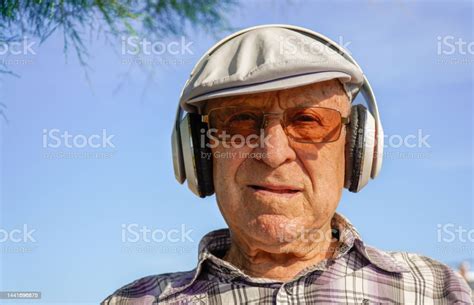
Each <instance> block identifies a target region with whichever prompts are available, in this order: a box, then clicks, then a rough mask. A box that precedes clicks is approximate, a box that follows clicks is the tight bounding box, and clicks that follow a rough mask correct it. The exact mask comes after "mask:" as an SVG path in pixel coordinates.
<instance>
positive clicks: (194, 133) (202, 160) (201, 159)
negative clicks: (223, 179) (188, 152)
mask: <svg viewBox="0 0 474 305" xmlns="http://www.w3.org/2000/svg"><path fill="white" fill-rule="evenodd" d="M188 115H189V116H190V125H191V141H192V150H193V158H194V166H195V167H194V168H195V174H196V178H197V186H198V191H199V197H202V198H204V197H206V196H210V195H212V194H213V193H214V181H213V176H212V151H211V149H210V148H209V147H208V145H207V144H208V137H207V136H206V135H207V124H206V123H204V122H202V120H201V115H199V114H196V113H189V114H188Z"/></svg>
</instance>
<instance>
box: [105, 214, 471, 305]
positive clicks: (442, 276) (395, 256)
mask: <svg viewBox="0 0 474 305" xmlns="http://www.w3.org/2000/svg"><path fill="white" fill-rule="evenodd" d="M332 227H333V228H334V229H336V230H337V231H338V233H339V244H340V246H339V247H338V250H337V251H336V253H335V255H334V256H333V258H331V259H327V260H324V261H321V262H320V263H318V264H317V265H315V266H312V267H310V268H306V269H305V270H302V271H301V272H300V273H299V274H298V275H297V276H296V277H295V278H294V279H293V280H291V281H289V282H285V283H283V282H279V281H275V280H270V279H263V278H253V277H250V276H248V275H246V274H245V273H244V272H242V271H241V270H239V269H237V268H236V267H234V266H233V265H231V264H230V263H228V262H226V261H224V260H222V259H221V257H223V255H224V254H225V252H226V250H227V249H228V248H229V246H230V232H229V230H228V229H222V230H218V231H214V232H211V233H209V234H207V235H206V236H205V237H204V238H203V239H202V240H201V242H200V244H199V261H198V265H197V267H196V269H194V270H192V271H188V272H176V273H167V274H161V275H153V276H148V277H145V278H142V279H139V280H137V281H135V282H133V283H131V284H129V285H126V286H124V287H123V288H121V289H119V290H117V291H116V292H115V293H114V294H112V295H111V296H109V297H108V298H107V299H106V300H104V301H103V302H102V304H103V305H119V304H120V305H122V304H123V305H125V304H133V305H145V304H176V305H178V304H216V305H218V304H334V303H338V304H472V300H471V290H470V288H469V287H468V285H467V283H466V282H465V281H464V280H463V279H462V278H461V277H460V276H459V275H457V274H456V273H455V272H454V271H453V270H451V269H450V268H449V267H448V266H446V265H444V264H441V263H439V262H437V261H435V260H433V259H430V258H428V257H425V256H420V255H417V254H412V253H405V252H385V251H381V250H378V249H375V248H372V247H369V246H367V245H365V244H364V243H363V242H362V240H361V238H360V236H359V234H358V233H357V231H356V230H355V229H354V227H353V226H352V225H351V224H350V223H349V222H348V221H347V220H346V219H345V218H344V217H342V216H341V215H339V214H337V213H336V214H335V216H334V217H333V219H332Z"/></svg>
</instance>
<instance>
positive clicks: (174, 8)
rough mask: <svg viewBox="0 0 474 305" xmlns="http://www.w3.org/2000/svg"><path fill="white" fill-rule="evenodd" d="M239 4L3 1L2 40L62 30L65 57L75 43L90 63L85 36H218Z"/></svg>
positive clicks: (214, 0) (220, 0)
mask: <svg viewBox="0 0 474 305" xmlns="http://www.w3.org/2000/svg"><path fill="white" fill-rule="evenodd" d="M234 6H235V2H234V0H194V1H193V0H142V1H138V0H23V1H20V0H0V42H9V41H14V40H17V39H20V38H21V37H22V36H25V35H28V36H31V37H36V38H38V39H39V40H40V41H41V42H43V41H44V40H45V39H47V38H48V37H49V36H50V35H51V34H52V33H54V32H56V31H57V30H61V31H62V33H63V37H64V51H65V53H66V54H67V50H68V48H69V46H71V45H72V46H73V47H74V49H75V51H76V54H77V56H78V58H79V61H80V62H81V64H83V65H86V61H85V57H86V56H87V48H86V46H85V43H84V37H85V35H86V34H89V35H91V34H94V33H97V34H99V33H105V35H107V36H108V35H112V36H115V37H117V36H118V35H144V36H148V37H152V38H160V37H166V36H170V35H177V34H180V33H183V32H184V30H185V28H186V26H191V27H192V28H201V29H204V30H205V31H207V32H210V33H216V32H219V31H222V30H225V29H226V19H225V14H226V13H228V12H229V10H230V9H231V8H233V7H234ZM0 68H1V67H0ZM0 72H1V69H0ZM4 72H5V71H4Z"/></svg>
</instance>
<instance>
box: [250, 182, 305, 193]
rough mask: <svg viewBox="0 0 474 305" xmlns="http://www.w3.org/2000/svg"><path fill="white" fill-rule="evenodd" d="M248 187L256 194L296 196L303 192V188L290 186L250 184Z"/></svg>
mask: <svg viewBox="0 0 474 305" xmlns="http://www.w3.org/2000/svg"><path fill="white" fill-rule="evenodd" d="M248 187H250V188H251V189H252V190H253V191H254V192H256V193H260V194H274V195H294V194H298V193H300V192H301V191H302V189H301V188H298V187H294V186H289V185H269V184H265V185H257V184H249V185H248Z"/></svg>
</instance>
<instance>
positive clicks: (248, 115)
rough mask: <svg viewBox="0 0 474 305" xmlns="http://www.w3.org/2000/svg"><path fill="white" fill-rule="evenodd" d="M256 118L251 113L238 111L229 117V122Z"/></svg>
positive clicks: (240, 121) (248, 120) (254, 119)
mask: <svg viewBox="0 0 474 305" xmlns="http://www.w3.org/2000/svg"><path fill="white" fill-rule="evenodd" d="M256 120H257V118H256V117H255V115H254V114H251V113H240V114H236V115H234V116H232V117H231V118H229V120H228V122H229V123H242V122H255V121H256Z"/></svg>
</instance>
